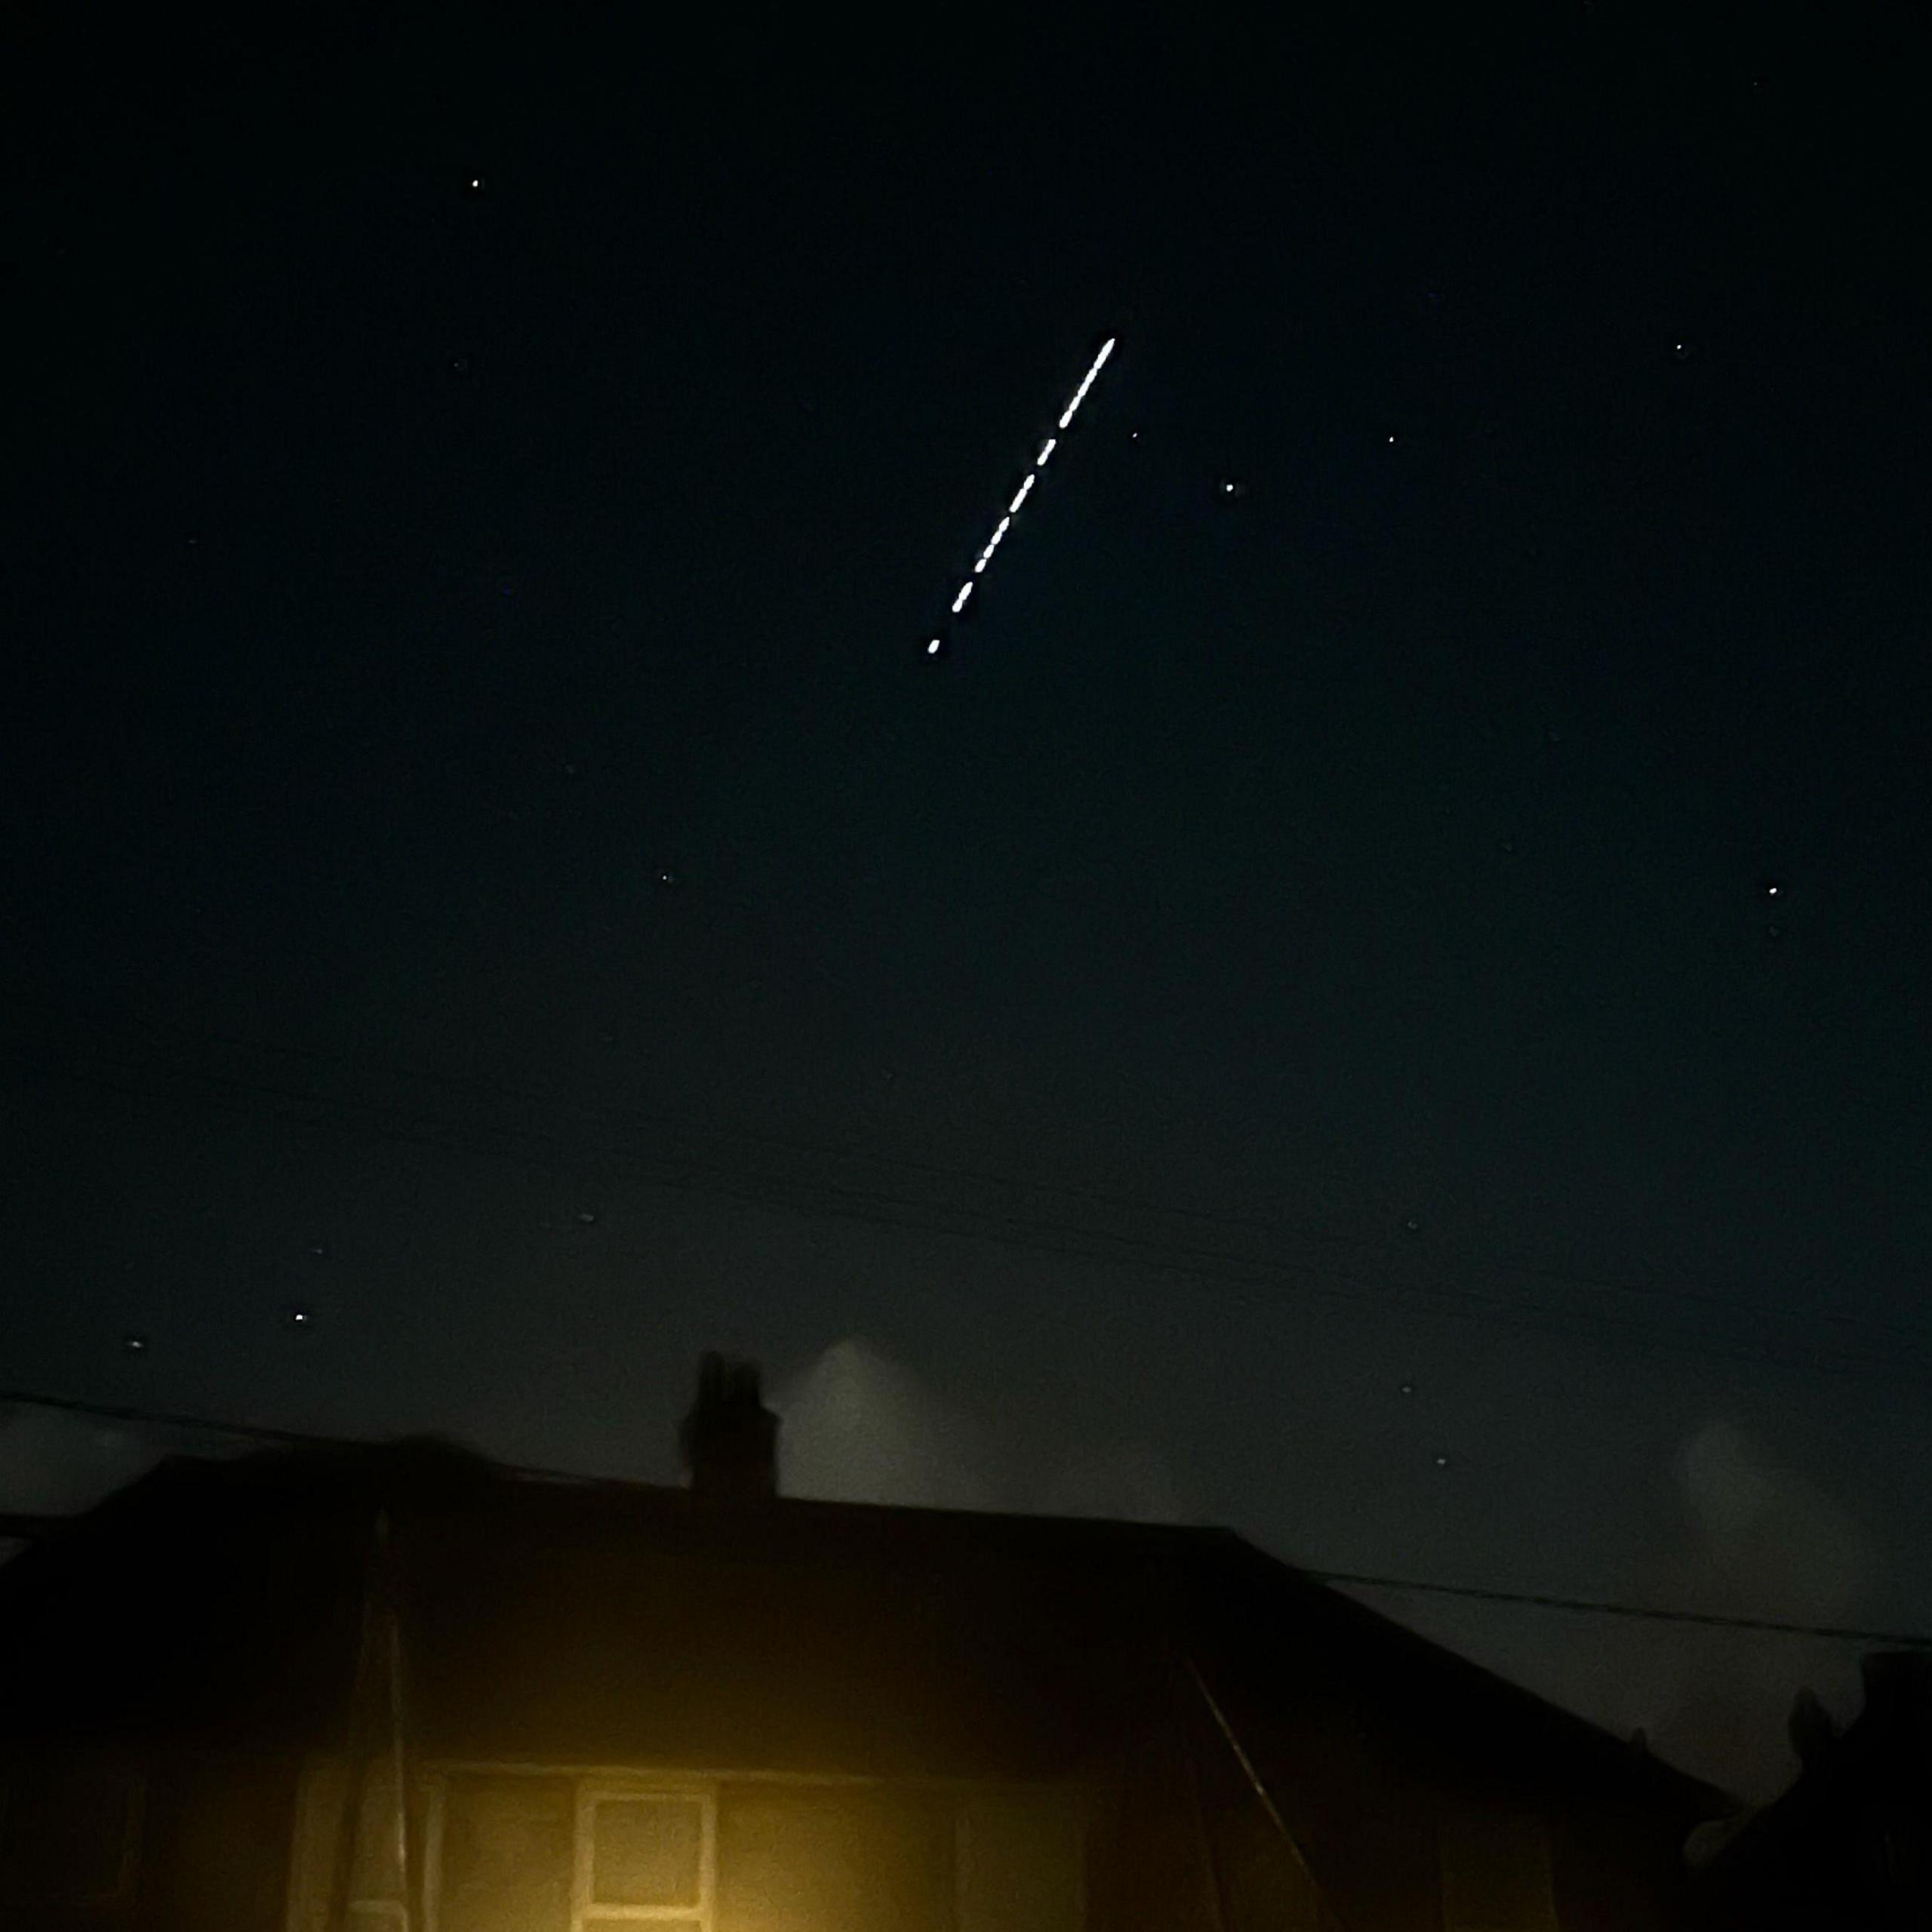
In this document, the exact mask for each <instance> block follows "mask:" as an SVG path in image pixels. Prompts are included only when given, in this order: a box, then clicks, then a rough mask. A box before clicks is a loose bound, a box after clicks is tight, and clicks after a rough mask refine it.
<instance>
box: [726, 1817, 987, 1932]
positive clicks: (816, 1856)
mask: <svg viewBox="0 0 1932 1932" xmlns="http://www.w3.org/2000/svg"><path fill="white" fill-rule="evenodd" d="M952 1849H953V1846H952V1817H951V1807H950V1805H949V1804H943V1803H942V1802H941V1801H939V1800H937V1799H935V1798H929V1797H927V1796H925V1795H923V1794H920V1793H916V1792H904V1793H894V1792H883V1791H862V1790H851V1791H844V1792H836V1791H812V1790H810V1789H803V1788H799V1787H795V1786H794V1787H789V1788H783V1787H780V1788H774V1787H772V1786H756V1785H746V1786H740V1787H738V1788H737V1789H732V1788H730V1787H727V1789H725V1790H724V1792H721V1793H720V1794H719V1797H718V1924H719V1925H720V1926H721V1927H731V1932H932V1928H933V1927H935V1926H946V1925H950V1924H952V1922H953V1861H952Z"/></svg>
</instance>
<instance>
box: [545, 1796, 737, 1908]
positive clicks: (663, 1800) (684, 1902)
mask: <svg viewBox="0 0 1932 1932" xmlns="http://www.w3.org/2000/svg"><path fill="white" fill-rule="evenodd" d="M716 1838H717V1829H716V1814H715V1810H714V1807H713V1806H712V1801H711V1800H710V1798H709V1796H707V1795H703V1794H700V1793H698V1792H685V1791H641V1790H637V1789H626V1788H625V1787H623V1786H598V1785H586V1786H583V1788H582V1789H580V1791H579V1792H578V1794H577V1884H576V1887H575V1907H574V1911H573V1912H572V1915H571V1922H572V1924H573V1926H574V1928H575V1929H576V1932H596V1928H597V1927H601V1926H604V1925H607V1924H610V1923H611V1921H630V1922H637V1921H646V1922H648V1923H649V1924H653V1925H661V1926H663V1927H666V1932H709V1926H710V1924H711V1915H712V1889H713V1887H712V1871H713V1868H714V1866H715V1842H716Z"/></svg>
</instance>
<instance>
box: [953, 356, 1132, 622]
mask: <svg viewBox="0 0 1932 1932" xmlns="http://www.w3.org/2000/svg"><path fill="white" fill-rule="evenodd" d="M1114 340H1115V338H1114V337H1112V336H1109V337H1108V338H1107V339H1106V341H1105V342H1103V343H1101V345H1100V353H1099V355H1096V356H1095V357H1094V361H1093V364H1092V366H1091V368H1089V369H1088V371H1087V373H1086V374H1085V375H1084V376H1082V377H1081V379H1080V386H1079V387H1078V389H1075V391H1074V392H1073V399H1072V401H1070V402H1069V404H1068V405H1066V408H1065V410H1063V411H1062V412H1061V414H1060V423H1059V427H1060V429H1061V430H1062V431H1064V430H1065V429H1066V426H1067V425H1068V424H1069V423H1071V422H1072V420H1073V417H1074V413H1075V411H1077V410H1078V408H1079V407H1080V405H1081V404H1082V403H1083V402H1084V401H1086V400H1087V392H1088V390H1089V389H1091V388H1092V387H1093V386H1094V377H1097V375H1099V374H1100V370H1101V368H1102V366H1103V365H1104V364H1105V362H1106V359H1107V358H1108V357H1109V355H1112V353H1113V352H1114ZM1059 445H1060V438H1059V437H1058V436H1057V435H1054V436H1049V437H1048V438H1047V439H1046V441H1044V443H1042V444H1041V445H1040V453H1039V454H1038V456H1036V457H1035V458H1034V459H1033V466H1032V469H1029V471H1028V472H1026V480H1025V481H1023V482H1022V483H1021V485H1020V488H1019V489H1018V491H1017V492H1016V493H1015V494H1014V499H1013V500H1012V502H1011V503H1008V505H1007V506H1006V514H1005V515H1004V516H1003V517H1001V518H1000V520H999V521H998V524H997V525H995V527H994V530H993V534H992V536H990V537H988V538H987V539H986V548H985V549H983V550H982V551H981V552H980V554H979V555H978V557H977V558H975V559H974V565H973V574H972V576H971V577H968V579H967V580H966V581H965V582H964V583H962V584H961V586H959V594H958V595H957V596H956V597H955V598H953V600H952V614H953V615H954V616H955V617H958V614H960V612H961V611H963V610H964V609H965V608H966V600H967V598H969V597H971V595H972V594H973V586H974V582H975V581H976V580H977V579H978V578H980V577H983V576H984V575H985V574H986V566H987V565H989V563H991V562H992V560H993V552H995V550H997V549H998V548H999V546H1000V545H1001V542H1002V541H1003V540H1004V538H1005V536H1006V533H1007V532H1008V531H1009V530H1011V528H1013V519H1014V518H1015V517H1017V515H1019V514H1020V507H1021V506H1022V505H1023V504H1024V503H1025V502H1026V498H1027V496H1028V494H1029V492H1030V491H1032V488H1033V485H1035V483H1036V482H1038V481H1039V476H1040V472H1041V470H1043V469H1045V468H1046V466H1047V462H1048V458H1049V457H1051V456H1052V454H1053V453H1054V451H1055V450H1056V449H1057V448H1058V447H1059ZM942 647H943V639H941V638H933V639H932V640H931V642H930V643H928V645H927V646H926V655H927V656H928V657H937V656H938V655H939V654H940V649H941V648H942Z"/></svg>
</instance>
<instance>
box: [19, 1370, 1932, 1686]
mask: <svg viewBox="0 0 1932 1932" xmlns="http://www.w3.org/2000/svg"><path fill="white" fill-rule="evenodd" d="M9 1404H13V1405H17V1406H19V1407H24V1408H40V1409H50V1410H52V1411H55V1412H56V1413H57V1414H62V1415H73V1416H85V1417H88V1419H89V1420H92V1421H97V1422H116V1423H126V1424H128V1425H131V1426H134V1427H137V1428H144V1429H177V1430H180V1431H181V1432H184V1433H188V1434H193V1435H215V1436H229V1437H232V1438H235V1439H236V1440H238V1441H247V1442H254V1443H258V1444H262V1445H263V1446H264V1447H273V1448H345V1447H358V1448H370V1447H379V1446H380V1444H375V1443H372V1442H371V1441H369V1440H368V1438H360V1437H354V1436H343V1435H326V1434H324V1433H321V1432H318V1431H312V1430H301V1429H279V1428H276V1427H274V1426H272V1425H269V1424H267V1423H248V1422H229V1421H224V1420H220V1419H218V1418H212V1417H207V1416H196V1415H186V1414H180V1413H179V1412H177V1411H169V1410H165V1409H151V1408H144V1407H139V1406H137V1405H135V1404H126V1403H122V1404H115V1403H109V1402H90V1401H82V1400H81V1399H80V1398H78V1397H76V1396H70V1395H46V1394H44V1393H42V1392H40V1391H38V1390H35V1389H0V1406H5V1405H9ZM500 1467H501V1468H502V1469H503V1470H504V1471H505V1472H506V1474H508V1475H512V1476H521V1477H526V1478H531V1479H533V1480H535V1481H544V1482H571V1483H579V1484H607V1485H608V1486H610V1487H625V1486H626V1485H625V1484H623V1482H622V1481H621V1479H620V1478H607V1477H593V1476H585V1475H581V1474H580V1473H578V1472H575V1471H573V1470H569V1469H549V1468H545V1467H543V1466H540V1465H537V1464H533V1463H505V1464H501V1465H500ZM1287 1567H1289V1568H1290V1569H1291V1570H1293V1571H1294V1572H1295V1574H1297V1576H1300V1577H1306V1578H1308V1579H1309V1580H1310V1581H1311V1582H1313V1583H1331V1584H1335V1585H1338V1586H1345V1587H1347V1588H1350V1589H1378V1590H1403V1591H1412V1592H1420V1593H1422V1594H1425V1595H1431V1596H1444V1597H1455V1598H1463V1599H1465V1600H1466V1601H1472V1602H1477V1603H1494V1604H1513V1605H1515V1606H1517V1607H1520V1608H1525V1609H1531V1610H1554V1611H1566V1612H1568V1613H1570V1614H1573V1615H1578V1616H1585V1617H1623V1618H1625V1619H1627V1620H1632V1621H1635V1622H1639V1623H1687V1624H1695V1625H1699V1626H1703V1627H1705V1628H1707V1629H1720V1630H1749V1631H1755V1632H1762V1633H1768V1634H1770V1635H1775V1636H1781V1637H1808V1638H1817V1639H1820V1640H1823V1641H1829V1642H1832V1643H1857V1644H1879V1645H1884V1646H1886V1647H1891V1648H1897V1649H1902V1650H1912V1649H1932V1637H1929V1636H1925V1635H1916V1634H1912V1633H1909V1632H1900V1631H1896V1630H1864V1629H1856V1628H1854V1627H1851V1626H1846V1625H1836V1624H1814V1623H1781V1622H1779V1621H1777V1620H1774V1619H1771V1618H1767V1617H1727V1616H1724V1615H1722V1614H1719V1613H1718V1612H1715V1611H1694V1610H1675V1609H1668V1608H1660V1607H1656V1606H1653V1605H1647V1604H1623V1603H1610V1602H1601V1601H1595V1600H1592V1599H1590V1598H1581V1597H1560V1596H1552V1595H1546V1594H1543V1593H1540V1592H1529V1591H1522V1590H1497V1589H1484V1588H1482V1587H1481V1586H1478V1585H1475V1584H1469V1583H1435V1582H1432V1581H1427V1580H1423V1579H1422V1578H1419V1577H1380V1576H1375V1577H1372V1576H1367V1575H1364V1574H1361V1572H1359V1571H1351V1570H1319V1569H1313V1568H1311V1567H1308V1566H1307V1565H1306V1564H1300V1563H1291V1564H1288V1566H1287Z"/></svg>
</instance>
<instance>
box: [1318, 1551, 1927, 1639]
mask: <svg viewBox="0 0 1932 1932" xmlns="http://www.w3.org/2000/svg"><path fill="white" fill-rule="evenodd" d="M1301 1574H1303V1576H1304V1577H1313V1578H1314V1579H1315V1580H1316V1581H1317V1582H1318V1583H1339V1584H1346V1585H1347V1586H1350V1587H1351V1588H1353V1589H1368V1590H1404V1591H1414V1592H1420V1593H1422V1594H1424V1595H1429V1596H1443V1597H1460V1598H1466V1599H1468V1600H1469V1601H1471V1602H1475V1603H1506V1604H1517V1605H1518V1606H1520V1607H1524V1608H1529V1609H1534V1610H1560V1611H1572V1612H1574V1613H1576V1614H1579V1615H1582V1616H1586V1617H1626V1618H1630V1619H1632V1620H1637V1621H1640V1622H1643V1623H1694V1624H1702V1625H1704V1626H1707V1627H1709V1628H1711V1629H1721V1630H1757V1631H1764V1632H1768V1633H1770V1635H1774V1636H1780V1637H1815V1638H1823V1639H1824V1640H1826V1641H1829V1642H1832V1643H1857V1644H1885V1645H1888V1646H1892V1647H1897V1648H1899V1649H1902V1650H1924V1649H1932V1637H1927V1636H1924V1635H1918V1634H1915V1633H1912V1632H1905V1631H1899V1630H1860V1629H1853V1628H1851V1627H1850V1626H1846V1625H1842V1624H1818V1623H1780V1622H1779V1621H1777V1620H1775V1619H1774V1618H1770V1617H1724V1616H1721V1615H1719V1614H1717V1613H1716V1612H1715V1611H1700V1610H1660V1609H1657V1608H1655V1607H1651V1606H1647V1605H1641V1604H1623V1603H1596V1602H1592V1601H1587V1600H1586V1599H1584V1598H1579V1597H1555V1596H1546V1595H1540V1594H1537V1593H1534V1592H1526V1591H1518V1590H1488V1589H1481V1588H1479V1587H1478V1586H1475V1585H1472V1584H1466V1583H1420V1582H1417V1581H1416V1580H1414V1579H1412V1578H1409V1577H1364V1576H1361V1575H1359V1574H1356V1573H1355V1572H1353V1571H1347V1570H1304V1571H1302V1572H1301Z"/></svg>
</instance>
